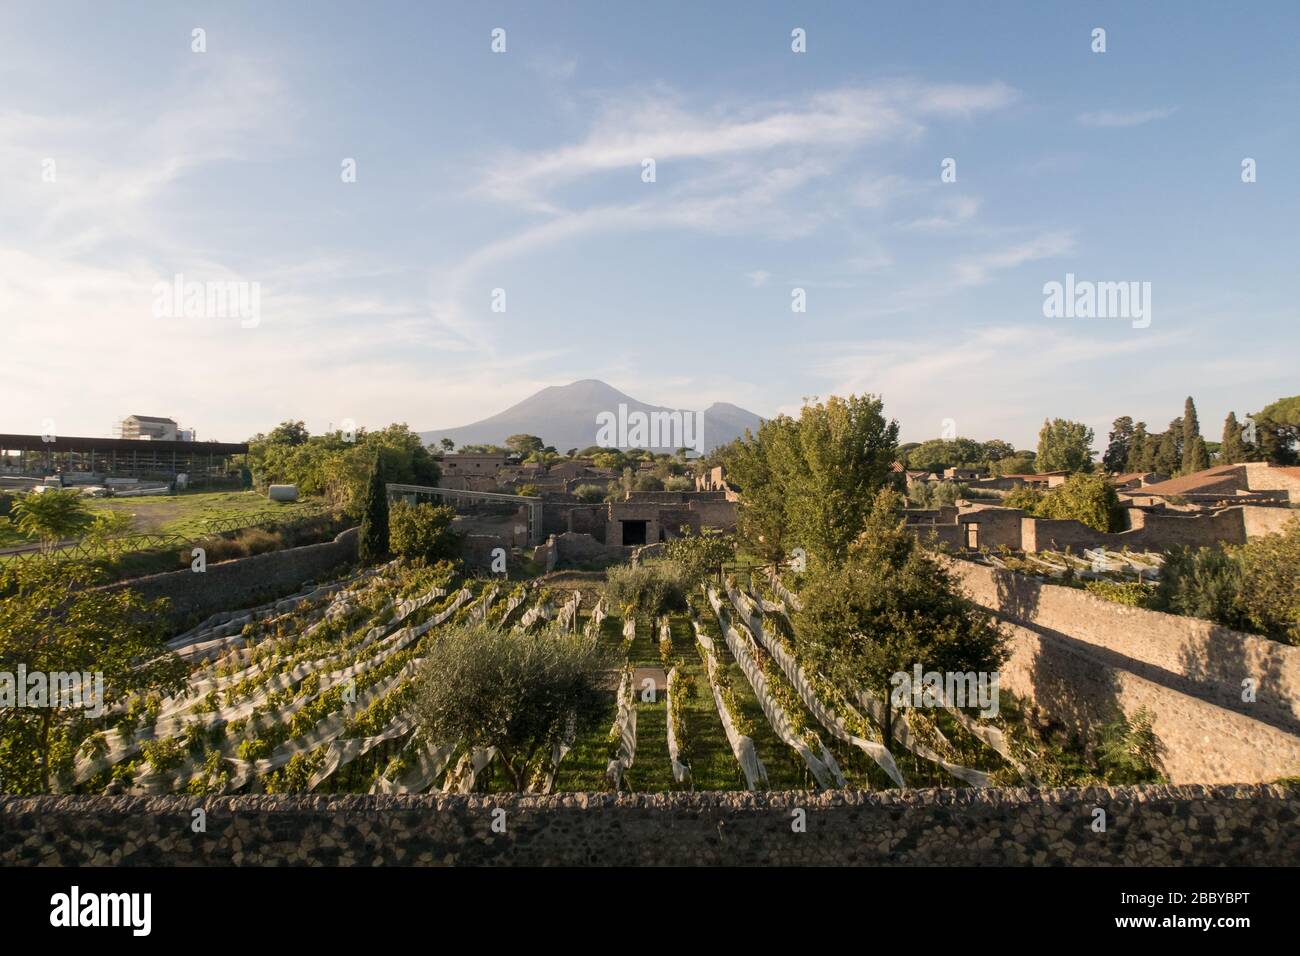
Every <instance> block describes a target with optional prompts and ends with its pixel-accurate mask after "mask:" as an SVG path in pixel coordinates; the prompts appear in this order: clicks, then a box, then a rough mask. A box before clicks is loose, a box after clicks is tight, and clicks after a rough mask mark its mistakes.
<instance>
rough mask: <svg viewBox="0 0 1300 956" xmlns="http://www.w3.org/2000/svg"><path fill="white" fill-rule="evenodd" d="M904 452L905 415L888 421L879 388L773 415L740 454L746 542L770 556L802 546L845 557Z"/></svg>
mask: <svg viewBox="0 0 1300 956" xmlns="http://www.w3.org/2000/svg"><path fill="white" fill-rule="evenodd" d="M897 451H898V422H896V421H886V419H885V416H884V414H883V404H882V402H881V401H880V399H879V398H877V397H875V396H873V395H864V396H862V397H860V398H859V397H858V396H855V395H850V396H849V397H848V398H839V397H837V396H832V397H831V398H829V399H828V400H827V401H826V402H825V403H813V402H808V403H806V404H805V405H804V407H803V409H802V410H801V412H800V415H799V419H798V420H797V421H796V420H794V419H792V418H789V417H788V416H784V415H781V416H777V417H776V418H774V419H769V420H768V421H765V422H764V423H763V424H762V426H760V428H759V431H758V435H757V436H753V435H750V434H748V433H746V438H745V440H744V441H742V442H741V443H740V445H739V447H738V449H737V451H736V453H735V455H734V458H733V460H732V469H733V470H734V472H735V473H736V476H737V479H738V483H739V485H740V488H741V495H740V507H739V513H738V516H737V531H738V534H739V536H740V538H741V540H742V542H744V544H745V546H746V548H747V549H748V550H750V551H753V552H754V553H757V554H761V555H763V556H764V557H766V558H769V559H775V558H778V557H780V556H781V555H783V554H785V553H786V551H787V549H788V548H790V547H793V546H795V545H800V546H802V547H804V548H805V549H806V550H807V551H808V553H809V556H810V557H812V558H813V559H814V560H821V561H834V560H837V559H839V558H841V557H842V556H843V555H844V554H845V553H846V552H847V551H848V547H849V544H850V543H851V542H852V541H853V539H854V538H856V537H857V536H858V534H859V533H860V532H861V530H862V527H863V523H864V522H865V520H866V515H867V513H868V512H869V511H870V508H871V501H872V498H873V497H874V496H875V493H876V491H877V490H879V489H880V488H882V487H884V486H885V485H886V484H888V483H890V481H891V478H892V474H893V472H892V465H893V462H894V460H895V458H896V457H897Z"/></svg>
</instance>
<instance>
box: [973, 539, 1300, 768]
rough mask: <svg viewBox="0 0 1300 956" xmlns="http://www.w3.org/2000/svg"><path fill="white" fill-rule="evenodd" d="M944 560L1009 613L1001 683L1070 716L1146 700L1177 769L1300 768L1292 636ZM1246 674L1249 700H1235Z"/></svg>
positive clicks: (1095, 714) (1170, 764)
mask: <svg viewBox="0 0 1300 956" xmlns="http://www.w3.org/2000/svg"><path fill="white" fill-rule="evenodd" d="M951 566H952V567H953V569H954V571H955V572H956V573H957V575H958V577H959V579H960V580H961V583H962V585H963V586H964V587H965V589H966V591H967V592H968V593H969V594H970V596H971V597H972V598H973V599H974V600H975V601H976V603H978V604H981V605H983V606H984V607H987V608H989V609H990V610H993V611H995V612H996V613H997V614H998V616H999V618H1001V619H1002V620H1003V621H1005V622H1009V623H1010V624H1011V625H1015V626H1013V627H1011V628H1010V633H1011V637H1012V645H1011V651H1012V656H1011V660H1010V661H1008V663H1007V664H1006V665H1005V667H1004V669H1003V686H1004V687H1005V688H1006V689H1007V690H1011V691H1013V692H1015V693H1017V694H1021V695H1024V696H1027V697H1031V698H1033V699H1034V701H1035V702H1036V703H1037V704H1038V705H1039V706H1041V707H1042V708H1043V709H1044V710H1045V711H1046V712H1047V713H1049V714H1050V715H1052V716H1053V717H1055V718H1057V719H1059V720H1062V721H1063V722H1065V723H1067V724H1071V723H1083V722H1085V721H1095V720H1097V719H1106V717H1107V715H1108V713H1113V712H1114V711H1115V710H1116V709H1118V710H1122V711H1123V712H1125V713H1127V714H1130V715H1131V714H1133V713H1134V712H1135V711H1136V709H1137V708H1138V707H1142V706H1145V707H1146V708H1147V709H1148V710H1150V711H1152V713H1153V714H1154V715H1155V717H1156V723H1155V730H1156V734H1157V736H1158V737H1160V739H1161V742H1162V744H1164V746H1165V749H1166V755H1165V761H1164V769H1165V770H1166V772H1167V774H1168V775H1169V777H1170V779H1172V780H1175V781H1185V780H1196V781H1199V782H1216V781H1224V782H1228V781H1243V780H1270V779H1276V778H1278V777H1282V776H1290V775H1295V774H1300V648H1297V647H1290V646H1288V645H1285V644H1279V643H1278V642H1276V641H1271V640H1269V639H1267V638H1264V637H1259V636H1257V635H1254V634H1243V633H1240V632H1238V631H1233V630H1231V629H1229V628H1226V627H1221V626H1219V625H1217V624H1212V623H1210V622H1209V621H1202V620H1198V619H1196V618H1189V617H1181V616H1177V615H1172V614H1162V613H1160V612H1158V611H1148V610H1145V609H1142V608H1134V607H1127V606H1125V605H1122V604H1116V603H1114V602H1112V601H1106V600H1103V599H1102V598H1099V597H1095V596H1094V595H1092V594H1089V593H1088V592H1087V591H1083V590H1080V589H1077V588H1069V587H1063V586H1060V585H1053V584H1044V583H1042V582H1040V581H1038V580H1036V579H1034V578H1032V577H1029V576H1027V575H1021V574H1016V573H1014V572H1009V571H1001V570H997V569H994V568H989V567H985V566H984V565H978V564H974V563H972V562H968V561H954V562H952V565H951ZM1247 680H1251V681H1253V682H1254V700H1243V692H1244V690H1245V687H1244V685H1243V682H1244V681H1247Z"/></svg>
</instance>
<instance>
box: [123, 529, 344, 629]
mask: <svg viewBox="0 0 1300 956" xmlns="http://www.w3.org/2000/svg"><path fill="white" fill-rule="evenodd" d="M356 559H357V529H356V528H349V529H348V530H347V531H344V532H342V533H341V534H339V535H337V536H336V537H335V538H334V540H333V541H324V542H321V543H320V544H309V545H305V546H303V547H301V548H286V549H284V550H283V551H268V552H267V553H265V554H256V555H253V556H252V557H248V558H235V559H233V560H231V561H221V562H219V563H217V564H209V565H208V566H207V570H206V571H205V572H203V573H202V574H196V573H195V572H194V571H192V570H189V569H186V570H183V571H166V572H163V573H162V574H151V575H148V576H146V577H142V578H134V579H133V580H130V581H122V582H119V583H116V584H111V585H109V586H108V588H109V589H110V590H116V589H119V588H130V589H131V590H133V591H136V592H137V593H139V594H140V595H141V596H143V597H144V598H146V599H148V600H154V599H157V598H167V599H168V600H169V601H171V613H172V617H173V618H175V619H176V620H177V621H184V620H187V619H190V618H194V617H200V618H201V617H207V616H209V615H211V614H216V613H217V612H218V611H228V610H230V609H231V608H240V607H251V606H252V605H254V604H260V603H262V602H263V601H269V600H273V599H275V598H277V597H282V596H284V595H286V594H291V593H293V592H294V591H297V590H299V589H300V588H301V586H302V584H303V583H304V582H306V581H325V580H328V579H329V578H330V577H332V576H337V573H338V572H339V571H340V570H341V569H342V567H343V566H344V565H347V564H350V563H352V562H354V561H356Z"/></svg>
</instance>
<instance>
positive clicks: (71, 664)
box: [0, 492, 186, 794]
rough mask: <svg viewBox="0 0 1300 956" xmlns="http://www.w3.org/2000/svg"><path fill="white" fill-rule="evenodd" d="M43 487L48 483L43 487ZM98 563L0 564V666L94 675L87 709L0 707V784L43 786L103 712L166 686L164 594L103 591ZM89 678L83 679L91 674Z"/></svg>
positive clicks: (64, 770)
mask: <svg viewBox="0 0 1300 956" xmlns="http://www.w3.org/2000/svg"><path fill="white" fill-rule="evenodd" d="M47 493H48V492H47ZM104 580H105V578H104V575H103V573H102V572H100V571H97V570H95V569H94V568H92V567H90V566H88V565H86V564H83V563H80V562H71V561H64V562H53V561H34V562H25V563H22V564H18V565H14V566H11V567H9V568H6V569H5V570H4V571H3V572H0V672H4V673H8V674H16V673H17V671H18V667H19V665H24V666H25V667H26V669H27V672H28V673H29V674H32V673H37V672H40V673H43V674H46V675H51V674H56V673H65V674H70V673H77V674H83V673H88V674H92V675H102V680H103V695H102V697H101V698H100V699H99V700H98V701H97V702H91V703H92V705H93V707H92V709H91V710H89V711H88V710H86V709H84V708H82V709H72V708H66V707H65V708H55V707H42V708H22V707H6V708H0V793H17V794H35V793H48V792H50V790H51V788H52V786H53V784H54V781H55V779H56V778H64V777H66V775H67V774H68V772H69V771H70V770H71V768H72V765H73V762H74V761H75V758H76V753H77V748H78V746H79V745H80V744H81V743H82V742H83V741H84V740H85V739H86V738H87V737H88V736H89V735H90V734H91V733H92V732H94V731H96V730H97V729H99V728H100V727H102V726H103V720H102V719H97V718H95V717H94V716H93V714H94V711H95V710H98V709H99V705H101V704H102V706H103V709H104V711H105V712H106V713H111V711H112V709H113V708H114V707H115V705H117V704H118V703H119V702H121V701H123V700H125V699H127V698H128V697H131V696H133V695H146V694H148V693H150V692H159V693H170V692H172V691H174V690H176V689H178V688H179V687H180V686H181V683H182V681H183V679H184V675H185V670H186V669H185V666H184V664H183V663H182V662H181V661H180V659H179V658H177V657H176V656H175V655H173V654H169V653H167V649H166V646H165V645H164V643H163V636H162V622H163V621H164V620H165V619H166V612H167V602H166V601H146V600H144V599H143V598H141V597H140V595H139V594H138V593H137V592H135V591H132V590H129V589H114V590H106V589H102V588H100V587H98V585H100V584H102V583H104ZM92 683H93V679H92Z"/></svg>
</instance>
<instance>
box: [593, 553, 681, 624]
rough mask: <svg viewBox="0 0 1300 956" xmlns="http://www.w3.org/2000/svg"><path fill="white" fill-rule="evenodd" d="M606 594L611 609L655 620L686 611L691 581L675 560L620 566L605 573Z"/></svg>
mask: <svg viewBox="0 0 1300 956" xmlns="http://www.w3.org/2000/svg"><path fill="white" fill-rule="evenodd" d="M605 580H606V581H607V582H608V587H607V588H606V594H607V595H608V597H609V600H610V603H611V604H612V605H613V606H614V607H618V608H628V609H630V610H631V611H632V612H633V613H635V614H643V615H648V616H650V617H658V616H659V615H661V614H670V613H673V612H674V611H685V610H686V606H687V605H686V595H687V592H688V591H689V589H690V587H691V581H690V578H689V577H688V576H687V574H686V572H685V571H684V570H683V569H682V567H681V565H679V564H677V563H676V562H675V561H646V562H644V563H642V564H638V565H635V566H633V565H620V566H618V567H614V568H610V569H609V570H608V571H606V572H605Z"/></svg>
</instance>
